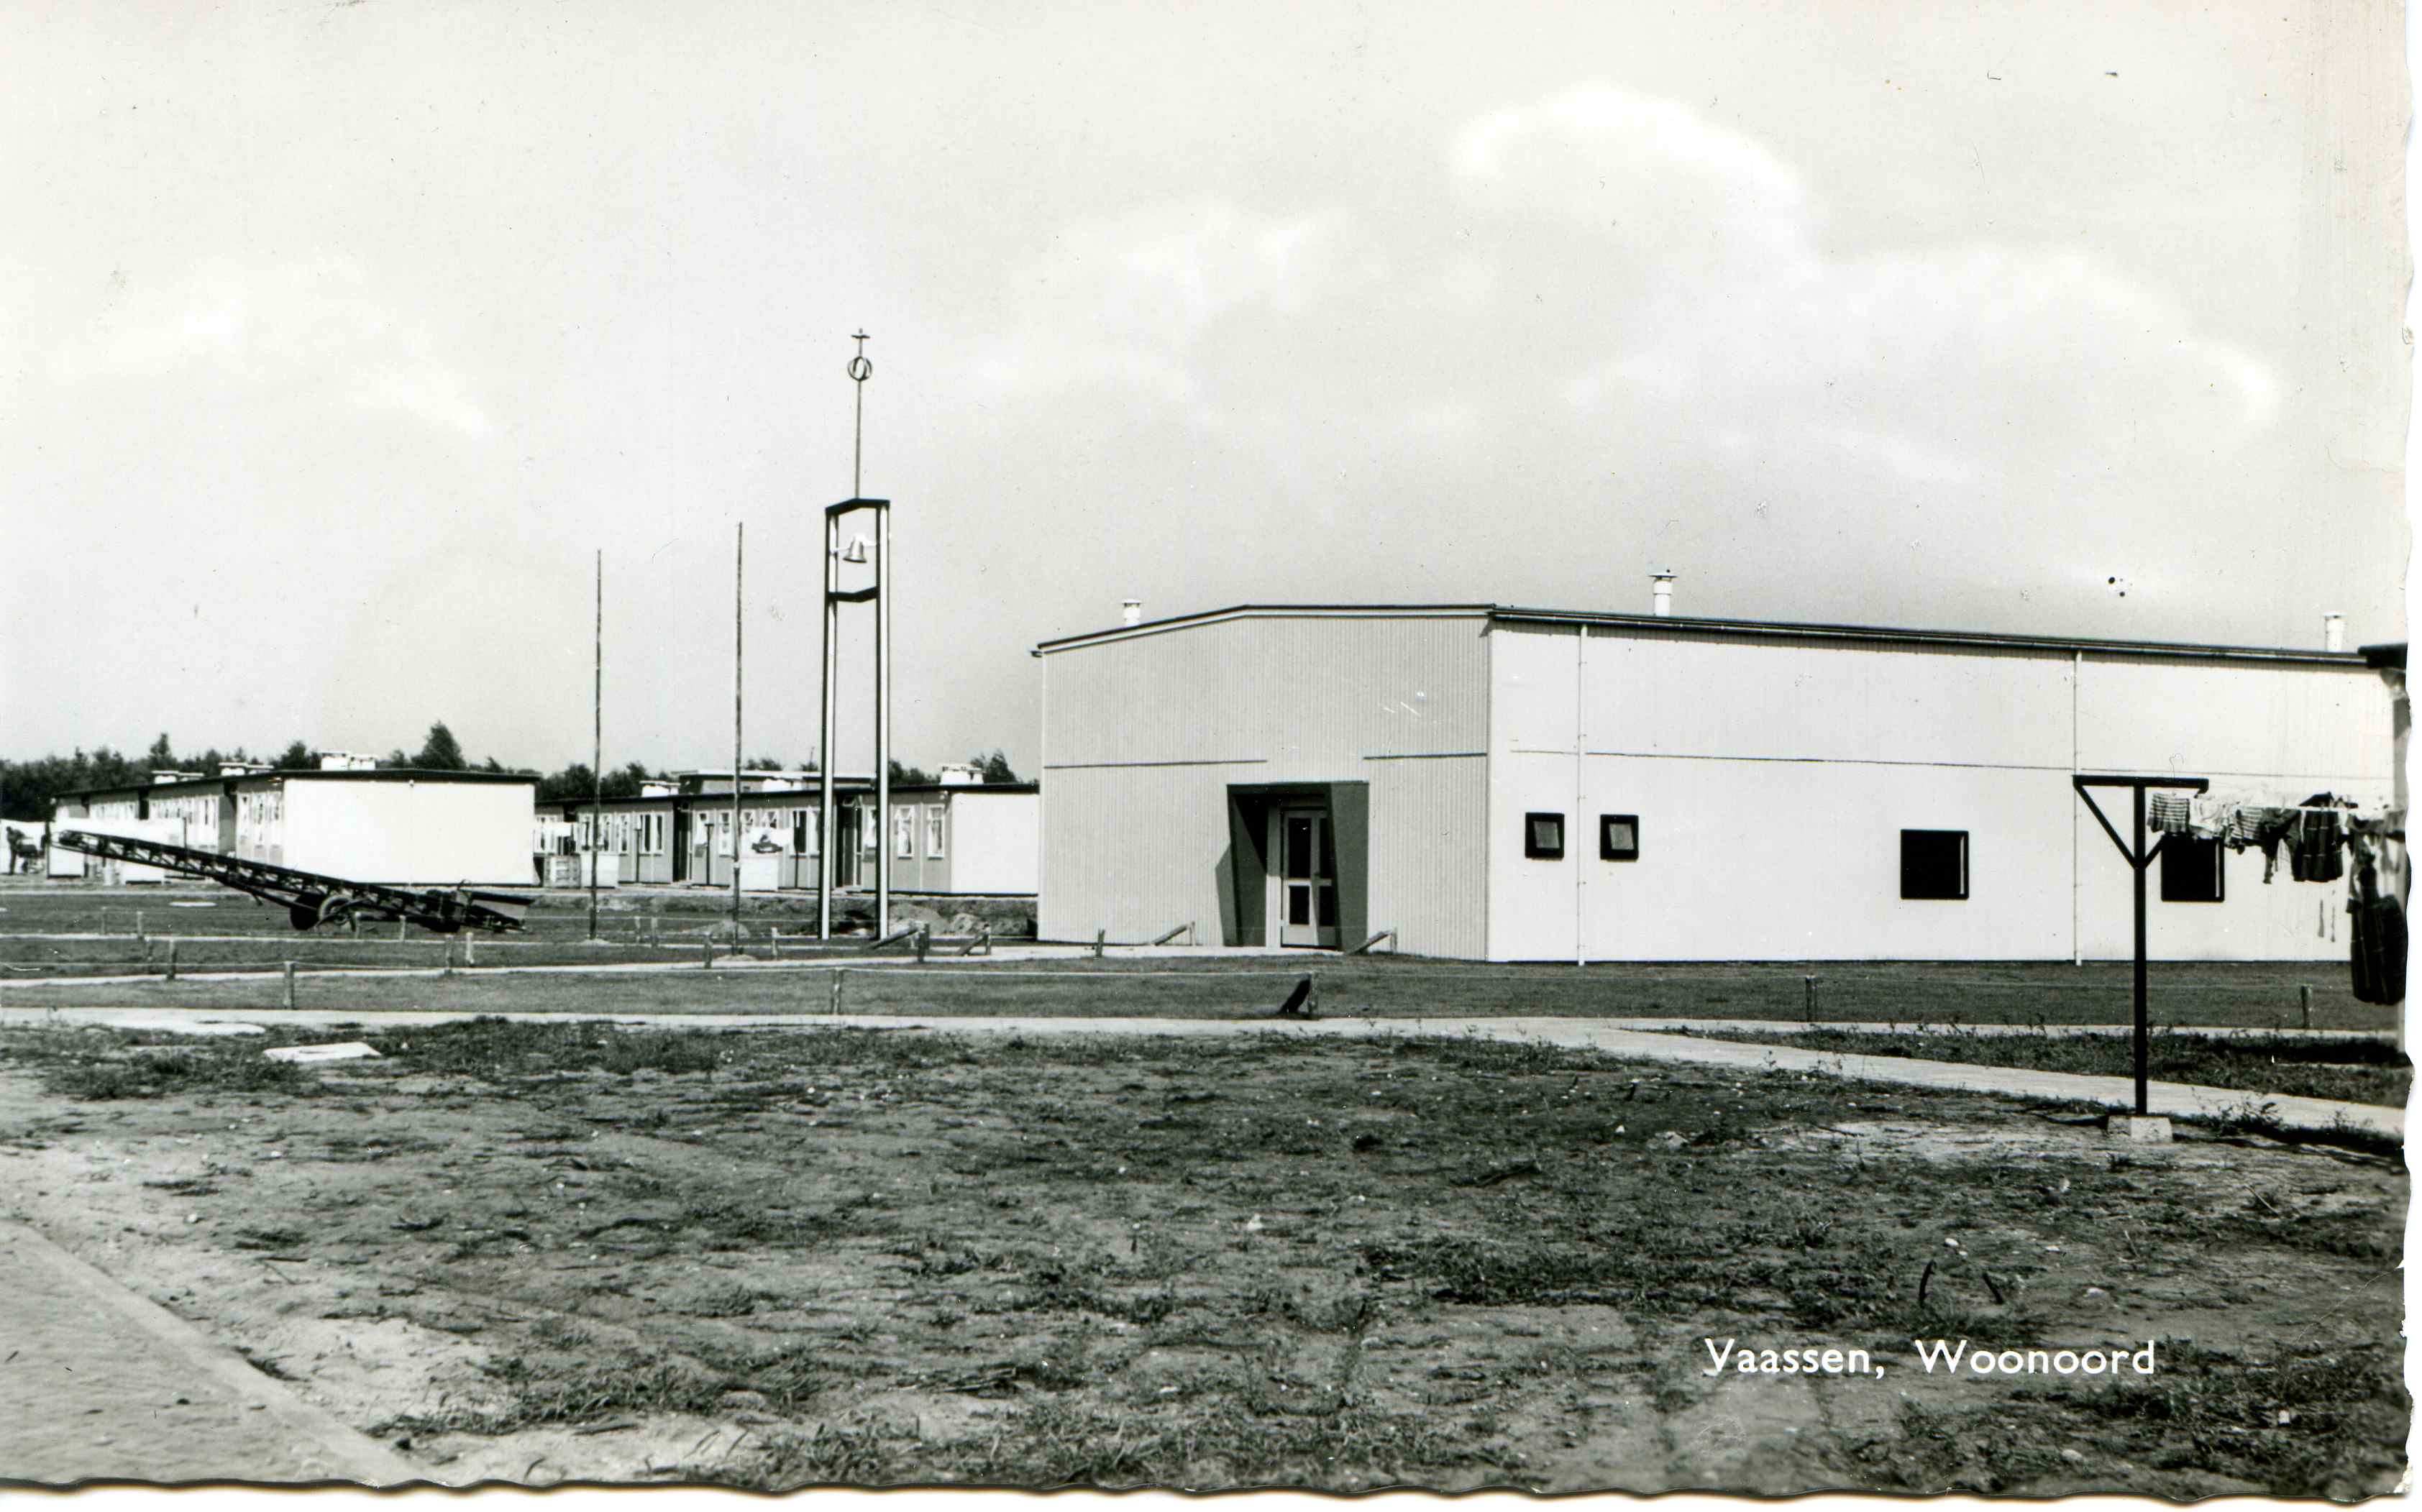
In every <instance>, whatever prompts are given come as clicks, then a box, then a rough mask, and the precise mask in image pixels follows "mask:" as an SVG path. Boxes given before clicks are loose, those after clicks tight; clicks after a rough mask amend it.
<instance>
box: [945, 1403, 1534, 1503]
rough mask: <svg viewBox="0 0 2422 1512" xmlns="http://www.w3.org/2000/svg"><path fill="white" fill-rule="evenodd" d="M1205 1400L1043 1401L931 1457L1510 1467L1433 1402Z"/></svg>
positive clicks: (1199, 1481)
mask: <svg viewBox="0 0 2422 1512" xmlns="http://www.w3.org/2000/svg"><path fill="white" fill-rule="evenodd" d="M1208 1402H1209V1404H1210V1405H1209V1406H1208V1407H1207V1409H1199V1410H1180V1409H1174V1408H1164V1409H1158V1410H1141V1411H1106V1410H1101V1409H1098V1408H1093V1407H1089V1406H1086V1405H1083V1404H1080V1403H1077V1402H1073V1401H1070V1400H1067V1399H1065V1398H1053V1399H1046V1400H1043V1401H1039V1402H1036V1403H1033V1404H1032V1405H1030V1406H1029V1407H1028V1408H1027V1409H1026V1410H1024V1411H1023V1412H1021V1413H1019V1414H1018V1416H1017V1419H1016V1420H1015V1422H1014V1424H1013V1425H1008V1426H1006V1427H1004V1428H1001V1429H999V1430H996V1431H995V1432H993V1433H991V1434H989V1435H986V1436H985V1437H983V1438H981V1439H976V1440H972V1441H967V1442H964V1443H960V1444H956V1445H952V1446H949V1447H947V1448H944V1449H941V1450H939V1451H937V1452H936V1451H929V1462H930V1461H936V1460H937V1461H938V1463H939V1464H940V1465H941V1466H942V1467H943V1468H944V1471H945V1473H946V1474H947V1475H948V1477H949V1478H950V1479H952V1480H957V1481H971V1482H976V1483H980V1484H986V1485H1003V1486H1020V1487H1029V1488H1036V1489H1043V1488H1055V1487H1062V1486H1093V1487H1100V1488H1106V1489H1118V1488H1133V1487H1139V1486H1174V1487H1179V1488H1184V1489H1187V1490H1221V1489H1230V1488H1240V1487H1249V1486H1270V1485H1283V1486H1290V1487H1302V1488H1310V1489H1319V1490H1364V1489H1369V1488H1374V1487H1380V1486H1390V1485H1403V1484H1434V1483H1435V1481H1436V1478H1437V1477H1438V1476H1439V1474H1440V1473H1442V1472H1450V1471H1454V1470H1458V1469H1467V1468H1477V1469H1484V1470H1486V1469H1504V1468H1509V1465H1510V1462H1509V1461H1506V1460H1504V1459H1502V1458H1501V1457H1499V1455H1498V1454H1496V1453H1494V1452H1492V1448H1491V1446H1490V1445H1489V1444H1488V1443H1487V1442H1486V1435H1484V1434H1482V1433H1479V1432H1475V1431H1474V1428H1473V1426H1472V1425H1462V1426H1460V1427H1458V1426H1456V1425H1450V1424H1448V1423H1445V1422H1443V1421H1441V1418H1442V1416H1443V1414H1440V1413H1438V1412H1436V1411H1419V1412H1390V1411H1382V1410H1376V1409H1374V1408H1370V1407H1364V1406H1357V1405H1350V1404H1349V1405H1343V1406H1339V1407H1337V1408H1336V1409H1335V1410H1332V1411H1328V1412H1323V1413H1318V1414H1302V1415H1289V1414H1283V1413H1267V1414H1265V1413H1261V1412H1256V1411H1254V1410H1252V1409H1251V1408H1250V1407H1249V1406H1248V1405H1246V1403H1245V1402H1244V1401H1243V1400H1242V1399H1240V1397H1238V1396H1237V1395H1235V1394H1220V1395H1217V1396H1213V1397H1210V1398H1208Z"/></svg>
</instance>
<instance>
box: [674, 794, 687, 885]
mask: <svg viewBox="0 0 2422 1512" xmlns="http://www.w3.org/2000/svg"><path fill="white" fill-rule="evenodd" d="M672 849H673V880H674V881H676V882H686V881H688V880H689V811H688V810H687V809H675V810H674V811H673V846H672Z"/></svg>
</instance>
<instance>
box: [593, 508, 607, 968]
mask: <svg viewBox="0 0 2422 1512" xmlns="http://www.w3.org/2000/svg"><path fill="white" fill-rule="evenodd" d="M596 631H597V637H596V645H595V647H594V650H595V653H596V660H595V678H594V684H593V685H592V686H591V688H590V701H589V738H590V750H589V783H590V797H589V937H590V939H595V938H596V937H597V837H598V835H599V834H600V833H601V832H603V831H604V829H605V827H606V809H605V804H606V551H605V548H604V547H602V546H601V547H600V548H598V552H597V626H596Z"/></svg>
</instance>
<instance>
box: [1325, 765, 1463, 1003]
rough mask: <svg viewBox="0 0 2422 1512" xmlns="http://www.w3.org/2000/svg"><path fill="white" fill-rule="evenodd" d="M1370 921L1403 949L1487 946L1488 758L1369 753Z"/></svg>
mask: <svg viewBox="0 0 2422 1512" xmlns="http://www.w3.org/2000/svg"><path fill="white" fill-rule="evenodd" d="M1367 769H1368V770H1369V772H1370V773H1371V834H1372V837H1373V838H1372V851H1373V859H1372V866H1371V902H1370V926H1371V928H1372V929H1374V930H1381V929H1393V930H1395V931H1396V941H1395V949H1397V950H1398V951H1401V952H1403V953H1406V954H1408V955H1453V956H1462V957H1466V958H1470V957H1474V956H1480V955H1485V954H1486V953H1488V868H1487V866H1486V863H1485V860H1484V858H1485V857H1486V855H1487V853H1488V761H1487V758H1486V757H1483V756H1443V757H1427V758H1423V757H1415V758H1410V759H1408V760H1404V761H1375V762H1371V763H1369V764H1368V765H1367ZM1349 943H1352V942H1350V941H1349Z"/></svg>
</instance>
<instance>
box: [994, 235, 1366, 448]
mask: <svg viewBox="0 0 2422 1512" xmlns="http://www.w3.org/2000/svg"><path fill="white" fill-rule="evenodd" d="M1383 271H1384V270H1381V269H1379V268H1377V267H1376V265H1375V263H1374V260H1373V258H1372V256H1371V253H1370V251H1369V248H1368V246H1367V244H1363V243H1362V242H1360V240H1359V239H1358V238H1357V237H1356V236H1355V235H1354V234H1353V232H1352V228H1350V227H1349V226H1348V225H1347V224H1346V222H1345V217H1343V216H1342V215H1338V214H1335V213H1297V214H1289V215H1260V214H1254V213H1249V212H1247V211H1245V210H1242V209H1240V208H1238V207H1237V206H1235V205H1234V204H1231V203H1228V202H1227V201H1224V200H1217V199H1211V200H1199V201H1188V202H1184V203H1178V204H1169V205H1159V206H1154V207H1150V208H1147V209H1143V210H1140V211H1136V212H1132V213H1126V214H1122V215H1116V216H1108V217H1101V218H1096V219H1089V220H1084V221H1078V222H1076V223H1073V224H1071V225H1069V226H1067V227H1064V228H1062V229H1061V230H1060V231H1059V232H1058V233H1057V234H1056V235H1055V236H1054V237H1053V238H1052V239H1051V242H1050V244H1049V245H1048V246H1047V247H1046V248H1045V249H1044V250H1042V251H1041V252H1040V253H1038V254H1037V256H1036V257H1035V258H1033V259H1032V260H1030V262H1028V263H1027V264H1026V265H1025V266H1024V267H1023V268H1021V269H1020V270H1019V271H1018V272H1017V273H1016V274H1015V275H1014V276H1012V278H1011V279H1010V280H1009V287H1008V289H1007V291H1006V297H1007V301H1008V304H1009V306H1010V307H1011V308H1012V309H1013V310H1014V311H1015V316H1014V325H1013V326H1012V327H1011V328H1010V329H1008V330H1005V331H1003V332H1000V333H999V334H997V335H996V336H994V337H993V338H992V339H989V340H986V341H984V342H983V343H982V344H981V347H980V350H979V352H978V354H977V356H976V358H975V360H974V362H973V364H972V365H971V371H972V373H973V375H974V376H975V377H976V378H977V380H978V381H979V382H981V383H983V384H984V385H985V386H987V387H989V388H992V389H995V390H1007V389H1025V390H1029V391H1032V390H1038V389H1044V388H1049V387H1054V386H1062V385H1066V384H1074V383H1103V384H1109V385H1115V386H1124V387H1125V388H1127V389H1129V390H1130V391H1132V392H1134V393H1136V394H1137V395H1138V396H1139V397H1140V398H1146V399H1151V400H1156V401H1159V402H1164V403H1169V404H1173V405H1177V406H1180V407H1187V408H1195V409H1198V410H1199V409H1200V407H1201V406H1202V405H1203V403H1204V402H1205V396H1204V391H1203V379H1202V376H1201V374H1200V373H1199V372H1198V370H1197V365H1196V363H1195V360H1194V355H1193V349H1194V348H1196V347H1197V346H1198V345H1199V344H1200V343H1201V342H1202V341H1203V340H1204V339H1206V338H1207V337H1208V336H1210V335H1211V334H1212V333H1213V332H1214V330H1215V329H1216V328H1217V327H1218V326H1219V324H1220V323H1222V322H1224V321H1228V320H1231V319H1233V318H1235V317H1237V316H1239V315H1242V314H1245V313H1248V312H1250V313H1256V314H1261V315H1268V316H1281V317H1283V316H1288V315H1295V314H1300V313H1301V312H1303V311H1304V310H1306V309H1307V308H1309V307H1312V306H1313V305H1314V304H1316V303H1318V302H1319V301H1321V300H1323V299H1325V298H1327V297H1328V296H1329V295H1330V294H1332V293H1334V292H1335V291H1338V290H1339V289H1340V288H1341V287H1344V286H1345V285H1347V284H1350V283H1354V282H1357V281H1362V280H1367V279H1369V278H1371V277H1373V276H1377V275H1379V274H1380V273H1382V272H1383Z"/></svg>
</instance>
